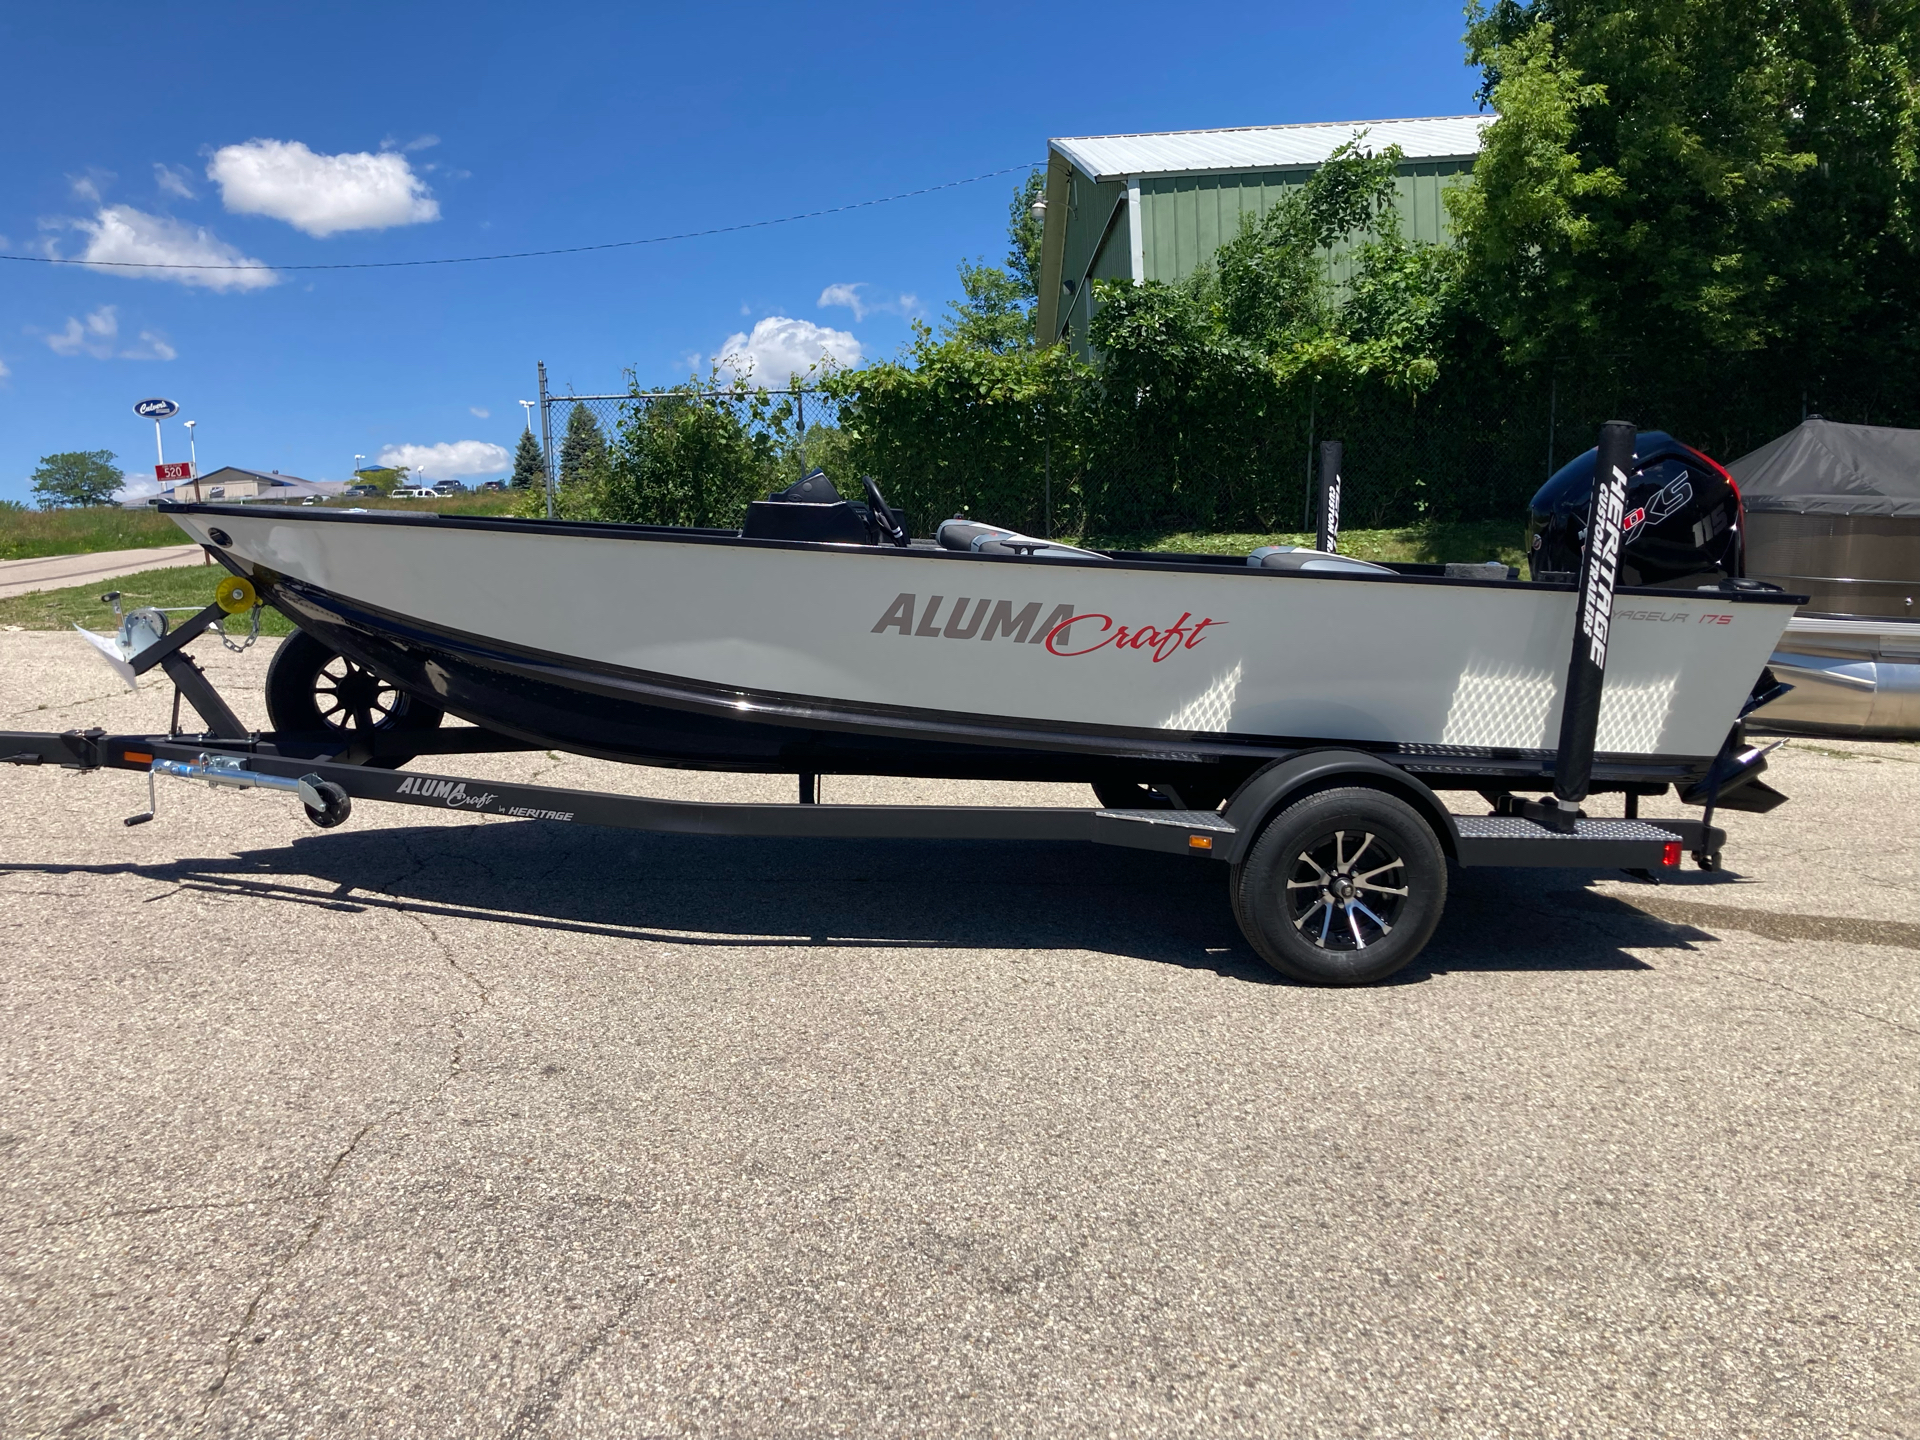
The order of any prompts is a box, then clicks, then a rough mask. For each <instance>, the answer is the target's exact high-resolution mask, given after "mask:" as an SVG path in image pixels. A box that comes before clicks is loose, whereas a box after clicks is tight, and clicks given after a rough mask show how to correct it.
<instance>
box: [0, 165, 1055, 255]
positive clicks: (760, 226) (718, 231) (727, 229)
mask: <svg viewBox="0 0 1920 1440" xmlns="http://www.w3.org/2000/svg"><path fill="white" fill-rule="evenodd" d="M1035 168H1036V166H1035V165H1034V164H1033V163H1031V162H1030V163H1028V164H1025V165H1008V166H1005V167H1004V168H1002V169H999V170H989V171H987V172H986V174H984V175H969V176H968V177H967V178H966V179H964V180H948V181H946V182H945V183H943V184H940V185H923V186H921V187H920V189H918V190H902V191H901V192H900V193H899V194H898V195H882V196H880V197H879V198H878V199H877V200H855V201H853V202H852V203H851V204H847V205H830V206H828V207H827V208H826V209H824V210H808V211H806V212H805V213H804V214H800V215H782V216H780V217H779V218H778V219H776V220H749V221H746V222H745V223H743V224H739V225H715V226H713V227H711V228H710V229H706V230H683V231H681V232H680V233H678V234H675V235H649V236H647V237H646V238H645V239H643V240H608V241H606V242H604V243H602V244H599V245H568V246H565V247H563V248H561V249H557V250H512V251H507V252H505V253H503V254H499V255H449V256H444V257H442V258H440V259H437V260H359V261H342V262H337V263H335V264H331V265H182V264H177V263H174V262H170V261H157V260H156V261H146V260H88V259H84V258H82V257H79V256H55V255H0V260H18V261H21V262H23V263H24V264H28V265H85V266H87V267H89V268H90V269H95V270H108V269H111V270H404V269H410V268H413V267H415V266H420V265H478V264H482V263H484V262H486V261H491V260H536V259H539V258H541V257H542V256H547V255H584V254H587V253H588V252H589V251H594V250H624V249H628V248H630V247H632V246H635V245H663V244H665V243H666V242H667V241H669V240H699V239H702V238H704V237H706V236H708V235H731V234H733V233H735V232H736V231H740V230H764V229H766V228H767V227H768V226H769V225H791V224H793V223H794V222H795V221H798V220H817V219H819V218H820V217H821V216H822V215H840V214H843V213H845V212H846V211H848V210H866V209H870V208H871V207H873V206H875V205H891V204H892V203H893V202H894V201H896V200H911V199H913V198H914V197H915V196H918V195H931V194H933V193H935V192H936V191H939V190H953V189H956V188H958V187H959V186H961V185H977V184H978V183H979V182H980V181H982V180H992V179H994V178H996V177H997V176H1001V175H1011V174H1012V173H1013V172H1014V171H1016V170H1032V169H1035Z"/></svg>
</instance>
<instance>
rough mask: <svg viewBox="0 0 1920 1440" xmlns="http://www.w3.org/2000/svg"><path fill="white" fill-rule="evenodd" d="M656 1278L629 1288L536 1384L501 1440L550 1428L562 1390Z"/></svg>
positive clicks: (523, 1439)
mask: <svg viewBox="0 0 1920 1440" xmlns="http://www.w3.org/2000/svg"><path fill="white" fill-rule="evenodd" d="M653 1279H654V1277H653V1276H652V1275H651V1274H647V1275H645V1276H643V1277H642V1278H641V1279H639V1280H637V1281H635V1282H634V1283H633V1284H631V1285H629V1286H627V1287H626V1290H625V1293H624V1294H623V1295H622V1296H621V1298H620V1302H619V1304H618V1305H616V1306H615V1307H614V1311H613V1313H612V1314H611V1315H609V1316H608V1317H607V1318H606V1319H605V1320H603V1321H602V1322H601V1323H600V1325H599V1326H598V1327H597V1328H596V1329H595V1330H594V1331H593V1332H592V1333H591V1334H589V1335H588V1336H587V1337H586V1338H585V1339H583V1340H582V1341H581V1342H580V1343H579V1344H578V1345H575V1346H574V1347H573V1349H572V1350H570V1351H569V1352H568V1353H567V1356H566V1358H565V1359H563V1360H562V1361H561V1362H560V1363H559V1364H558V1365H556V1366H555V1367H554V1368H553V1369H552V1371H550V1372H549V1373H548V1374H547V1375H545V1376H543V1377H542V1378H541V1380H540V1382H539V1384H537V1385H535V1386H534V1389H533V1393H532V1394H531V1395H529V1396H528V1397H527V1399H526V1401H525V1403H523V1404H522V1405H521V1407H520V1408H519V1410H517V1411H516V1412H515V1413H514V1417H513V1419H512V1420H510V1421H508V1422H507V1428H506V1429H505V1430H503V1431H501V1432H500V1440H531V1437H533V1436H535V1435H538V1434H539V1433H540V1432H541V1431H542V1430H544V1429H546V1428H547V1422H548V1421H549V1420H551V1419H552V1418H553V1412H554V1411H555V1410H556V1409H557V1408H558V1407H559V1404H560V1392H561V1391H562V1390H564V1389H565V1388H566V1386H567V1382H568V1381H570V1380H571V1379H573V1377H574V1376H575V1375H577V1374H579V1372H580V1370H581V1368H582V1367H583V1366H585V1365H586V1364H587V1363H588V1362H589V1361H591V1360H592V1359H593V1358H594V1357H595V1356H596V1355H598V1354H599V1353H600V1351H601V1350H602V1349H603V1348H604V1347H605V1346H606V1343H607V1341H608V1340H609V1339H611V1338H612V1337H613V1333H614V1331H616V1330H617V1329H619V1328H620V1327H621V1326H622V1325H625V1324H626V1323H627V1321H628V1320H630V1319H631V1318H632V1317H633V1312H634V1311H635V1310H638V1309H639V1308H640V1302H641V1301H642V1300H643V1299H645V1298H646V1293H647V1291H648V1290H649V1289H651V1288H652V1285H653Z"/></svg>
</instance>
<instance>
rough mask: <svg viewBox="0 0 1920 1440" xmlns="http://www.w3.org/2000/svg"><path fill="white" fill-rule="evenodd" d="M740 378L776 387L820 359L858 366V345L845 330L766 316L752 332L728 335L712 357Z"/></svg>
mask: <svg viewBox="0 0 1920 1440" xmlns="http://www.w3.org/2000/svg"><path fill="white" fill-rule="evenodd" d="M716 358H717V359H718V361H719V363H720V364H722V365H724V366H726V367H727V368H728V369H729V370H731V371H733V373H734V374H736V375H738V376H740V377H741V378H742V379H748V378H751V379H752V380H753V382H754V384H756V385H765V386H768V387H770V388H778V387H780V386H782V385H785V384H787V383H788V382H789V381H790V380H791V379H792V378H793V376H795V375H796V374H798V375H804V374H806V372H807V371H808V370H809V369H811V368H812V367H813V366H815V365H817V364H819V363H820V362H821V361H822V360H831V361H832V362H833V364H835V365H842V366H854V365H858V364H859V363H860V359H861V351H860V342H859V341H858V340H856V339H854V338H853V336H852V335H851V334H850V333H849V332H847V331H845V330H829V329H828V328H827V327H826V326H824V325H815V324H814V323H813V322H812V321H810V320H794V319H791V318H790V317H788V316H785V315H769V316H768V317H767V318H766V319H764V320H762V321H760V322H758V323H757V324H756V325H755V326H754V327H753V333H752V334H751V335H749V334H747V333H746V332H745V331H740V332H738V333H736V334H733V335H729V336H728V337H727V338H726V340H725V341H724V342H722V344H721V346H720V353H719V355H718V356H717V357H716Z"/></svg>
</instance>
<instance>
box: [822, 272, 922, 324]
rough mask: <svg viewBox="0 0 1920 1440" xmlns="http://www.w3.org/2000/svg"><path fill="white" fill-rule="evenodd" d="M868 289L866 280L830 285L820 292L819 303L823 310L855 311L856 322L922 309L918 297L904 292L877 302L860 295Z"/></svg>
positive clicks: (910, 312) (905, 313) (907, 313)
mask: <svg viewBox="0 0 1920 1440" xmlns="http://www.w3.org/2000/svg"><path fill="white" fill-rule="evenodd" d="M867 288H868V286H867V282H866V281H864V280H856V281H854V282H853V283H852V284H850V285H829V286H827V288H826V289H824V290H822V291H821V292H820V299H819V302H818V303H819V305H820V307H821V308H822V309H823V310H824V309H825V308H827V307H828V306H830V305H844V306H845V307H846V308H847V309H849V310H851V311H853V318H854V319H855V320H856V321H858V320H864V319H866V318H867V316H869V315H901V316H905V315H911V314H913V313H914V311H916V310H918V309H919V308H920V297H919V296H918V295H912V294H907V293H904V292H903V293H901V294H899V295H896V296H894V297H893V298H892V299H891V300H875V299H871V298H869V297H867V296H865V295H862V294H861V293H860V292H861V291H862V290H865V289H867Z"/></svg>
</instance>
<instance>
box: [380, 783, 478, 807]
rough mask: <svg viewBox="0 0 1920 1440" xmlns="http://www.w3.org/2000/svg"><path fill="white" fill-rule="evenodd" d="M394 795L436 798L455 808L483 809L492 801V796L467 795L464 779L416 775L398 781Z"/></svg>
mask: <svg viewBox="0 0 1920 1440" xmlns="http://www.w3.org/2000/svg"><path fill="white" fill-rule="evenodd" d="M393 793H394V794H396V795H418V796H419V797H420V798H421V799H423V800H438V801H441V802H442V803H443V804H446V805H450V806H452V807H453V808H454V809H456V810H484V809H486V808H487V806H489V805H491V804H492V803H493V796H492V795H491V794H488V795H469V794H468V793H467V782H466V781H464V780H428V779H425V778H423V777H421V776H418V775H409V776H408V777H407V778H406V779H404V780H402V781H401V782H400V788H399V789H398V790H396V791H394V792H393Z"/></svg>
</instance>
